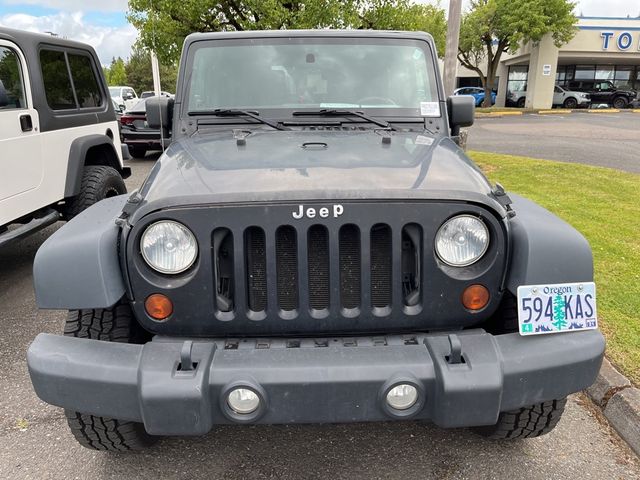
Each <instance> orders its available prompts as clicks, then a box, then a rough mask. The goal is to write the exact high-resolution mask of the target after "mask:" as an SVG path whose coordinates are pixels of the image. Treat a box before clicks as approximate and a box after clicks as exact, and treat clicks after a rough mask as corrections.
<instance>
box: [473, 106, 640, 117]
mask: <svg viewBox="0 0 640 480" xmlns="http://www.w3.org/2000/svg"><path fill="white" fill-rule="evenodd" d="M573 113H578V114H580V113H629V114H632V113H640V108H628V109H624V110H620V109H617V108H588V109H584V108H583V109H575V110H569V109H566V108H554V109H547V110H531V111H522V112H520V111H511V110H505V111H496V112H476V114H475V117H476V118H502V117H507V116H516V115H554V114H556V115H557V114H564V115H568V114H573Z"/></svg>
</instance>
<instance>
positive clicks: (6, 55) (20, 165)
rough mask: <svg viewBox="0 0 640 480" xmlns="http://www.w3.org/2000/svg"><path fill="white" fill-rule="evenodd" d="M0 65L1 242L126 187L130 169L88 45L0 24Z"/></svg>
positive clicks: (69, 215)
mask: <svg viewBox="0 0 640 480" xmlns="http://www.w3.org/2000/svg"><path fill="white" fill-rule="evenodd" d="M0 66H2V68H0V165H1V168H2V180H1V181H0V246H2V245H4V244H6V243H8V242H10V241H12V240H16V239H18V238H22V237H23V236H25V235H28V234H30V233H33V232H35V231H37V230H40V229H41V228H44V227H46V226H47V225H50V224H52V223H54V222H57V221H58V220H62V219H64V220H68V219H71V218H72V217H74V216H75V215H77V214H78V213H80V212H81V211H82V210H84V209H86V208H88V207H89V206H91V205H93V204H94V203H96V202H98V201H100V200H102V199H104V198H106V197H111V196H116V195H121V194H123V193H126V191H127V190H126V187H125V184H124V181H123V178H126V177H127V176H129V174H130V169H129V167H125V166H124V163H123V151H124V150H123V149H122V148H121V144H120V138H119V135H118V123H117V121H116V116H115V112H114V106H113V102H112V101H111V99H110V98H109V93H108V90H107V84H106V82H105V80H104V75H103V74H102V68H101V67H100V62H99V60H98V57H97V55H96V53H95V51H94V50H93V48H91V47H90V46H88V45H85V44H83V43H78V42H72V41H69V40H64V39H61V38H56V37H51V36H49V35H40V34H34V33H29V32H22V31H19V30H11V29H7V28H4V27H0ZM126 152H127V154H128V150H127V151H126Z"/></svg>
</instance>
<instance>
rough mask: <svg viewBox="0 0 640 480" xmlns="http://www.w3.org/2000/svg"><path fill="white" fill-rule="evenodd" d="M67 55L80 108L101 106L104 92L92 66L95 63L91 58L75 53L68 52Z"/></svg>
mask: <svg viewBox="0 0 640 480" xmlns="http://www.w3.org/2000/svg"><path fill="white" fill-rule="evenodd" d="M67 56H68V58H69V68H70V69H71V77H72V78H73V86H74V87H75V89H76V97H77V98H78V103H79V104H80V105H79V106H80V108H91V107H99V106H100V105H102V94H101V93H100V87H99V86H98V80H97V79H96V75H95V73H94V70H93V68H92V66H91V65H92V63H93V62H92V61H91V58H90V57H88V56H86V55H77V54H75V53H68V54H67Z"/></svg>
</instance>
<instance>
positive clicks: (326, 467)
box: [0, 119, 640, 479]
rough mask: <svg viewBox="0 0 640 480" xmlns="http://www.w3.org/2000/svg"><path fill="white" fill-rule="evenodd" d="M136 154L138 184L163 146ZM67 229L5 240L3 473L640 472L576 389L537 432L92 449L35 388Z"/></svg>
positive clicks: (342, 430) (311, 434)
mask: <svg viewBox="0 0 640 480" xmlns="http://www.w3.org/2000/svg"><path fill="white" fill-rule="evenodd" d="M534 121H535V120H534ZM599 121H603V120H602V119H600V120H599ZM485 123H487V122H481V123H480V126H481V128H482V125H483V124H485ZM475 148H477V147H475ZM130 163H131V165H132V167H133V172H134V174H133V176H132V177H131V178H130V179H129V180H128V181H127V183H128V186H129V189H132V188H135V187H137V186H138V185H139V184H140V183H141V181H142V180H143V179H144V177H145V175H146V173H147V172H148V170H149V169H150V168H151V166H152V164H153V157H151V158H150V159H147V160H136V161H132V162H130ZM56 228H59V224H58V225H56V226H53V227H50V228H49V229H47V230H45V231H43V232H41V233H40V234H37V235H35V236H33V237H30V238H28V239H26V240H24V241H22V242H19V243H16V244H14V245H11V246H9V247H7V248H5V249H3V250H1V251H0V305H2V311H1V312H0V325H1V326H2V333H1V334H0V478H2V479H23V478H24V479H26V478H33V479H41V478H52V479H53V478H56V479H57V478H61V479H67V478H79V479H85V478H96V479H102V478H149V479H158V478H162V479H164V478H172V479H173V478H184V479H197V478H225V479H262V478H277V479H313V478H328V479H341V478H345V479H346V478H348V479H360V478H363V479H364V478H366V479H375V478H393V479H410V478H438V479H462V478H469V479H485V478H486V479H502V478H508V479H513V478H522V479H564V478H580V479H633V478H640V462H639V461H638V458H637V457H635V456H634V455H633V453H632V452H631V451H630V450H629V448H628V447H627V446H626V444H624V443H623V442H622V441H621V440H620V439H619V438H618V437H617V435H616V434H615V433H613V432H612V431H611V429H610V428H609V427H608V425H607V424H606V422H604V421H603V420H602V419H601V418H600V417H599V414H598V413H597V411H596V410H595V409H594V407H593V405H592V404H591V403H590V401H589V400H588V399H587V398H586V397H585V396H583V395H581V394H579V395H574V396H572V397H571V398H570V401H569V403H568V406H567V411H566V413H565V415H564V417H563V419H562V421H561V422H560V424H559V426H558V427H557V428H556V430H555V431H553V432H552V433H551V434H549V435H547V436H545V437H541V438H538V439H533V440H528V441H519V442H490V441H486V440H484V439H482V438H480V437H477V436H475V435H474V434H472V433H471V432H469V431H467V430H442V429H439V428H436V427H434V426H431V425H426V424H421V423H416V422H406V423H382V424H352V425H299V426H257V427H243V426H238V427H223V428H219V429H216V430H215V431H213V432H211V433H210V434H209V435H207V436H205V437H201V438H171V439H164V440H161V441H160V442H159V444H158V445H157V446H156V447H155V448H153V449H151V450H148V451H146V452H144V453H138V454H129V455H113V454H108V453H103V452H94V451H90V450H86V449H84V448H82V447H80V446H79V445H78V444H77V443H76V442H75V440H74V439H73V438H72V436H71V434H70V433H69V431H68V430H67V426H66V422H65V419H64V416H63V414H62V411H61V410H60V409H58V408H54V407H51V406H48V405H46V404H44V403H43V402H41V401H40V400H38V398H37V397H36V396H35V394H34V393H33V390H32V388H31V383H30V381H29V376H28V372H27V367H26V361H25V352H26V349H27V347H28V345H29V343H30V342H31V341H32V339H33V338H34V337H35V336H36V335H37V334H38V333H40V332H52V333H60V332H61V331H62V325H63V322H64V317H65V313H64V312H54V311H38V310H37V308H36V306H35V301H34V293H33V287H32V276H31V267H32V261H33V257H34V255H35V252H36V250H37V248H38V247H39V245H40V244H41V243H42V242H43V241H44V239H45V238H46V237H47V236H48V235H49V234H51V233H52V231H53V230H55V229H56ZM64 278H65V272H60V279H61V281H64Z"/></svg>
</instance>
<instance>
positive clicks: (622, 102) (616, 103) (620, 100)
mask: <svg viewBox="0 0 640 480" xmlns="http://www.w3.org/2000/svg"><path fill="white" fill-rule="evenodd" d="M627 104H628V102H627V99H626V98H624V97H616V98H614V99H613V108H619V109H622V108H627Z"/></svg>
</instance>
